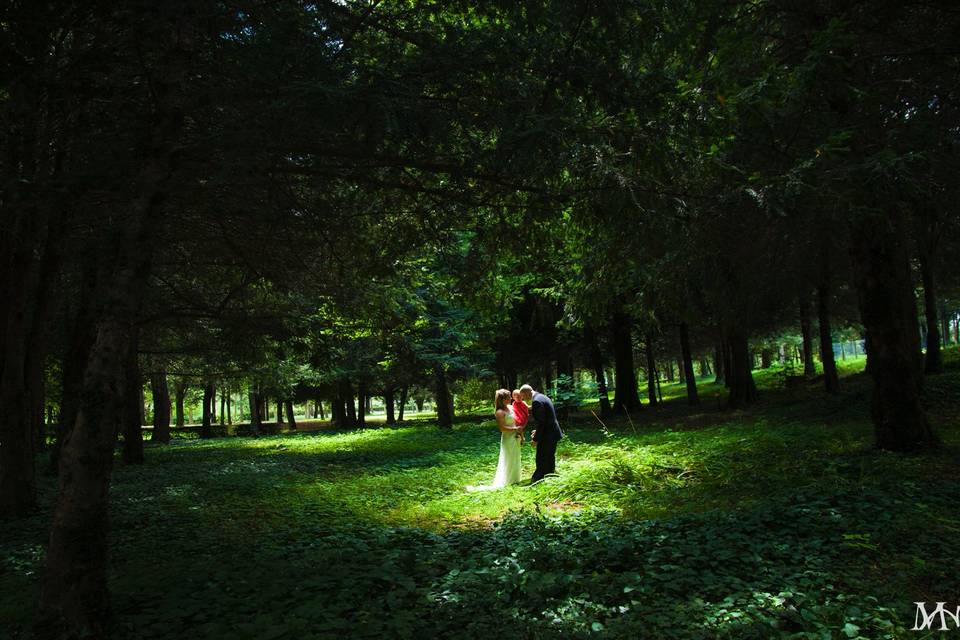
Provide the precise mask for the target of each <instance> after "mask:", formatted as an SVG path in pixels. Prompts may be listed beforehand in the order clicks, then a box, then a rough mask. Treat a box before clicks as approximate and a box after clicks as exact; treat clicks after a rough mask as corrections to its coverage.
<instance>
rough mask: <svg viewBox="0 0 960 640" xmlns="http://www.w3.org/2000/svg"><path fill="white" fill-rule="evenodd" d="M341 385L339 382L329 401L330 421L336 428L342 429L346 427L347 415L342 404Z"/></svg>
mask: <svg viewBox="0 0 960 640" xmlns="http://www.w3.org/2000/svg"><path fill="white" fill-rule="evenodd" d="M342 392H343V383H342V382H340V383H338V384H337V388H336V390H335V392H334V395H333V399H332V400H331V401H330V420H331V421H332V422H333V424H334V425H336V426H337V427H338V428H341V429H342V428H344V427H345V426H346V419H347V414H346V411H345V410H344V402H343V394H342Z"/></svg>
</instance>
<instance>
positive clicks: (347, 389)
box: [343, 380, 357, 427]
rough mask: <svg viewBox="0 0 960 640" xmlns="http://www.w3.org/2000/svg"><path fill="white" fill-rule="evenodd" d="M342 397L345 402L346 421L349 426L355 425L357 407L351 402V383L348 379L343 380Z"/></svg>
mask: <svg viewBox="0 0 960 640" xmlns="http://www.w3.org/2000/svg"><path fill="white" fill-rule="evenodd" d="M343 399H344V401H346V403H347V421H348V422H349V425H350V426H351V427H355V426H357V407H356V405H354V404H353V385H351V384H350V381H349V380H344V381H343Z"/></svg>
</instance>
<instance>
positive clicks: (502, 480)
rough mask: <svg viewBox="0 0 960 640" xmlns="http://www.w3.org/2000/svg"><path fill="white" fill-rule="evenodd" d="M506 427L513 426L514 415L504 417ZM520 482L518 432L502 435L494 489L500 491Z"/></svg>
mask: <svg viewBox="0 0 960 640" xmlns="http://www.w3.org/2000/svg"><path fill="white" fill-rule="evenodd" d="M504 419H505V421H506V425H507V426H508V427H512V426H513V424H514V423H513V414H512V413H508V414H507V415H506V416H504ZM517 482H520V438H519V437H518V434H517V432H516V431H510V432H509V433H503V432H501V433H500V460H499V462H497V475H495V476H494V477H493V488H494V489H499V488H500V487H505V486H507V485H508V484H515V483H517Z"/></svg>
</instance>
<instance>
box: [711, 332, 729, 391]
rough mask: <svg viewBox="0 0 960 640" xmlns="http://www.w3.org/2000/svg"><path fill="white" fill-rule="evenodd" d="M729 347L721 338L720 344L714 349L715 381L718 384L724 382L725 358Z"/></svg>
mask: <svg viewBox="0 0 960 640" xmlns="http://www.w3.org/2000/svg"><path fill="white" fill-rule="evenodd" d="M726 352H727V347H726V345H725V344H724V341H723V340H722V339H721V340H720V344H719V345H717V347H716V348H715V349H714V350H713V370H714V371H715V374H714V377H713V381H714V382H715V383H717V384H720V383H724V385H726V381H725V380H724V375H723V374H724V368H723V365H724V360H725V359H726Z"/></svg>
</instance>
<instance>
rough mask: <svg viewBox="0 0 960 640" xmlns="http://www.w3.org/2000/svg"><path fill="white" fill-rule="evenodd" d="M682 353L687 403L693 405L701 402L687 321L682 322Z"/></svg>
mask: <svg viewBox="0 0 960 640" xmlns="http://www.w3.org/2000/svg"><path fill="white" fill-rule="evenodd" d="M680 353H681V357H682V360H683V372H684V381H685V382H686V383H687V404H689V405H690V406H692V407H695V406H697V405H698V404H700V398H699V396H698V395H697V378H696V375H695V374H694V373H693V358H692V357H691V355H690V335H689V330H688V328H687V323H685V322H682V323H680Z"/></svg>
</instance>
